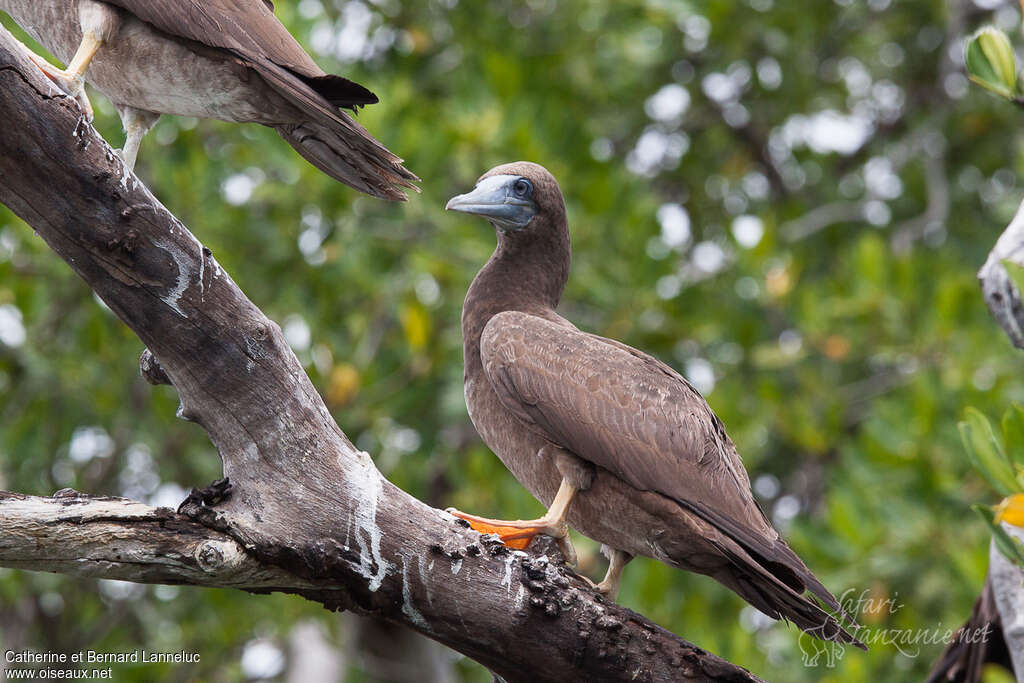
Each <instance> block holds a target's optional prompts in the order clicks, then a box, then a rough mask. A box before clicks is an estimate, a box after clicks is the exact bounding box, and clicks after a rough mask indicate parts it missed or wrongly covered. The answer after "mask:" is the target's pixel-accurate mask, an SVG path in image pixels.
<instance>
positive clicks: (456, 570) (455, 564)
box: [452, 558, 462, 576]
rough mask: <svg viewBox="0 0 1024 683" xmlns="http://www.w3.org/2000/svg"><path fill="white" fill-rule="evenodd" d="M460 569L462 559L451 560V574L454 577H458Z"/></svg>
mask: <svg viewBox="0 0 1024 683" xmlns="http://www.w3.org/2000/svg"><path fill="white" fill-rule="evenodd" d="M460 569H462V559H461V558H456V559H454V560H452V574H454V575H455V576H458V575H459V570H460Z"/></svg>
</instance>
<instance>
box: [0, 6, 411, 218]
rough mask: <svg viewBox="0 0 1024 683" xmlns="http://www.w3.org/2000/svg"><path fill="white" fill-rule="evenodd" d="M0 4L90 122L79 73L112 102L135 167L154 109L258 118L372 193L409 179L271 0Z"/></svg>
mask: <svg viewBox="0 0 1024 683" xmlns="http://www.w3.org/2000/svg"><path fill="white" fill-rule="evenodd" d="M0 10H3V11H5V12H7V13H8V14H10V15H11V17H12V18H13V19H14V20H15V21H16V22H17V23H18V24H19V25H20V26H21V27H22V28H23V29H25V31H26V32H27V33H28V34H29V35H31V36H32V37H33V38H35V39H36V40H37V41H38V42H39V43H40V44H42V45H43V46H44V47H45V48H46V49H47V50H49V51H50V52H52V53H53V54H54V55H56V57H57V58H58V59H61V60H64V62H65V63H66V64H68V66H67V69H64V70H59V69H56V68H54V67H53V66H51V65H49V64H48V63H47V62H46V61H45V60H43V59H42V58H41V57H39V56H38V55H34V54H31V53H30V57H32V58H33V61H35V62H36V64H38V65H39V67H40V68H42V69H43V70H44V71H45V72H46V73H47V75H49V76H50V78H51V79H53V80H54V81H55V82H57V83H58V84H59V85H60V86H61V87H62V88H63V89H64V90H65V91H67V92H68V93H69V94H71V95H72V96H74V97H77V98H78V99H79V101H80V102H81V103H82V106H83V107H84V108H85V109H86V111H87V112H88V114H89V115H90V117H91V107H90V105H89V102H88V100H87V99H86V98H85V95H84V92H83V90H82V86H83V84H84V80H88V81H89V83H91V84H92V85H93V86H94V87H95V88H96V89H97V90H99V91H100V92H102V93H103V94H104V95H106V96H107V97H108V98H109V99H110V100H111V102H113V103H114V105H115V106H116V107H117V110H118V112H119V113H120V115H121V121H122V123H123V124H124V129H125V134H126V140H125V146H124V150H123V152H122V155H123V157H124V159H125V162H126V163H127V164H128V166H129V167H134V165H135V157H136V154H137V153H138V149H139V143H140V142H141V141H142V137H143V135H145V133H146V132H147V131H148V130H149V129H150V128H152V127H153V125H154V124H155V123H156V121H157V119H158V118H160V115H161V114H176V115H179V116H194V117H197V118H212V119H220V120H222V121H234V122H239V123H260V124H263V125H265V126H270V127H272V128H274V129H275V130H276V131H277V132H278V133H279V134H280V135H281V137H283V138H284V139H285V140H286V141H287V142H288V144H290V145H291V146H292V147H294V148H295V150H296V151H297V152H298V153H299V154H301V155H302V156H303V157H305V158H306V159H307V160H308V161H309V162H310V163H312V164H313V165H314V166H316V167H317V168H319V169H320V170H321V171H323V172H324V173H326V174H327V175H329V176H331V177H332V178H335V179H336V180H339V181H341V182H343V183H345V184H347V185H350V186H352V187H354V188H355V189H357V190H359V191H360V192H365V193H367V194H369V195H373V196H375V197H380V198H383V199H394V200H402V199H405V198H406V196H405V192H403V191H402V188H413V189H415V185H413V181H415V180H419V179H418V178H417V177H416V176H415V175H414V174H413V173H411V172H409V171H408V170H407V169H406V168H405V167H403V166H402V160H401V159H400V158H399V157H397V156H396V155H394V154H392V153H391V152H390V151H388V150H387V148H385V147H384V145H382V144H381V143H379V142H378V141H377V140H375V139H374V138H373V136H371V135H370V134H369V133H368V132H366V130H365V129H364V128H363V127H362V126H360V125H359V124H358V123H356V122H355V120H354V119H353V118H352V117H351V116H350V115H349V114H347V113H345V112H344V111H342V109H350V110H352V111H353V112H354V111H355V110H356V108H357V107H360V106H362V105H366V104H373V103H375V102H377V96H376V95H374V94H373V93H372V92H370V91H369V90H367V89H366V88H364V87H363V86H361V85H359V84H358V83H353V82H352V81H350V80H348V79H346V78H342V77H341V76H334V75H331V74H327V73H325V72H324V71H323V70H321V69H320V67H318V66H317V65H316V63H315V62H314V61H313V60H312V58H310V56H309V55H308V54H306V51H305V50H304V49H302V46H301V45H299V43H298V42H296V40H295V38H293V37H292V35H291V34H290V33H288V30H287V29H286V28H285V27H284V26H283V25H282V24H281V22H279V21H278V20H277V18H276V17H275V16H274V11H273V5H272V3H271V2H270V0H204V1H203V2H199V1H198V0H106V1H103V2H100V1H98V0H0Z"/></svg>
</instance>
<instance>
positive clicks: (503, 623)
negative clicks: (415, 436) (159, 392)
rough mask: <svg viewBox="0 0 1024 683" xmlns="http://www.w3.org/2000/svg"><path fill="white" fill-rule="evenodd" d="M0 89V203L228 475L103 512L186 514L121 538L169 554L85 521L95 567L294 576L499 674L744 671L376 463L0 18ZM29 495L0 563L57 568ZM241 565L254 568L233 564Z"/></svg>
mask: <svg viewBox="0 0 1024 683" xmlns="http://www.w3.org/2000/svg"><path fill="white" fill-rule="evenodd" d="M0 31H2V29H0ZM0 92H2V93H3V96H2V97H0V121H2V122H3V125H0V202H3V203H4V204H6V205H7V206H8V207H10V208H11V209H12V210H13V211H14V212H15V213H17V214H18V215H19V216H20V217H21V218H23V219H24V220H25V221H26V222H27V223H29V224H30V225H31V226H32V227H33V228H35V230H36V231H37V233H38V234H39V235H40V236H41V237H42V238H43V239H44V240H45V241H46V242H47V244H48V245H49V246H50V247H51V248H52V249H53V250H54V251H55V252H56V253H57V254H58V255H60V256H61V258H63V259H64V260H65V261H66V262H67V263H68V264H69V265H70V266H71V267H72V268H73V269H74V270H75V272H77V273H78V274H79V275H80V276H81V277H82V278H83V279H84V280H85V281H86V282H87V283H88V284H89V286H90V287H92V289H93V290H94V291H95V292H96V293H97V294H98V295H99V296H100V298H102V299H103V301H104V302H105V303H106V304H107V305H108V306H109V307H110V309H111V310H112V311H113V312H114V313H115V314H117V315H118V316H119V317H120V318H121V319H122V320H123V321H124V322H125V323H126V324H127V325H128V326H129V327H130V328H131V329H132V330H133V331H134V332H135V333H136V334H137V335H138V336H139V338H140V339H141V340H142V341H143V343H145V344H146V346H147V347H148V348H149V349H150V351H151V352H152V355H153V357H154V358H155V359H157V360H158V363H159V366H160V368H161V369H162V373H163V374H162V375H161V374H160V373H156V372H154V371H153V368H152V364H151V361H152V359H144V365H146V366H147V368H148V370H147V376H148V377H150V379H151V380H153V381H164V379H166V380H169V381H170V382H171V383H172V384H173V385H174V386H175V387H176V389H177V391H178V393H179V395H180V398H181V409H180V414H181V416H182V417H184V418H185V419H189V420H194V421H195V422H197V423H199V424H200V425H201V426H202V427H203V428H204V429H205V430H206V431H207V433H208V434H209V436H210V438H211V440H212V441H213V443H214V444H215V445H216V447H217V449H218V451H219V452H220V455H221V459H222V461H223V466H224V475H225V476H226V477H228V478H229V479H230V482H231V485H232V488H231V491H230V492H227V491H225V490H224V489H219V490H218V491H213V492H211V493H212V494H218V493H219V495H211V496H206V497H204V496H193V497H191V498H190V500H189V501H188V502H187V503H186V504H185V505H184V507H183V511H184V512H185V515H186V517H183V516H181V515H177V514H173V515H171V514H169V513H167V512H158V511H152V512H144V511H143V508H142V507H140V506H137V505H135V504H128V503H117V505H124V506H126V507H124V508H123V509H124V510H126V511H127V512H126V513H125V515H124V517H120V516H115V517H114V518H112V519H109V520H107V521H105V522H102V523H103V524H108V525H112V527H111V529H112V530H113V529H117V530H120V531H117V532H116V533H119V534H124V535H125V537H126V538H131V539H132V540H133V542H136V543H142V542H143V541H144V540H145V538H146V535H145V534H138V533H134V532H133V529H134V530H137V529H138V528H139V525H142V526H143V527H144V528H146V529H157V528H164V529H166V528H167V526H168V525H172V526H174V527H175V528H176V529H182V530H183V533H182V534H181V535H180V537H178V536H176V537H172V536H171V535H169V534H165V533H158V534H154V535H153V537H152V538H151V541H152V545H151V546H149V547H148V548H146V547H143V546H136V548H137V552H136V554H135V557H136V558H137V560H138V558H143V559H145V558H147V557H152V558H157V556H158V555H160V554H167V553H168V552H170V550H171V549H169V548H168V547H167V544H168V543H173V542H175V540H177V541H179V542H180V546H178V547H177V549H176V550H174V551H173V552H171V555H172V556H173V557H176V558H179V559H180V561H181V562H180V565H176V566H173V567H172V566H171V565H168V564H167V563H166V562H164V563H161V562H159V561H156V562H154V563H150V562H148V561H142V560H138V561H136V560H133V562H132V563H131V564H134V565H138V566H137V567H136V572H135V573H133V572H132V571H131V567H130V566H128V565H127V564H126V563H119V562H117V561H116V560H117V554H116V550H115V549H114V548H113V547H111V548H109V549H106V550H103V549H98V548H97V547H96V545H95V536H92V538H93V542H94V545H92V546H91V548H92V550H93V551H95V552H99V553H100V554H101V555H102V558H101V560H100V561H97V562H94V563H90V564H92V565H94V566H92V567H91V568H90V569H89V570H88V571H90V573H91V575H94V576H96V575H104V576H111V577H117V578H122V579H129V580H133V581H149V580H159V581H163V580H174V581H178V582H182V581H184V582H190V583H198V584H199V585H212V583H213V582H215V581H218V580H222V579H223V580H228V579H231V580H232V581H236V582H235V583H231V584H223V585H236V586H238V587H240V588H246V589H250V590H267V589H274V590H283V591H288V592H293V593H299V594H302V595H305V596H306V597H309V598H311V599H315V600H319V601H320V602H322V603H323V604H324V605H325V606H327V607H329V608H331V609H350V610H353V611H355V612H358V613H360V614H373V615H376V616H379V617H382V618H385V619H388V620H391V621H395V622H399V623H403V624H406V625H408V626H411V627H412V628H414V629H416V630H418V631H420V632H421V633H424V634H426V635H428V636H430V637H431V638H434V639H435V640H438V641H440V642H442V643H444V644H446V645H449V646H451V647H453V648H455V649H456V650H459V651H460V652H462V653H464V654H466V655H468V656H470V657H472V658H474V659H476V660H477V661H479V662H481V663H483V664H484V665H485V666H487V667H488V668H490V669H491V670H492V671H494V672H496V673H497V674H498V675H500V676H502V677H503V678H505V679H506V680H509V681H514V680H530V681H567V680H598V679H600V680H627V679H628V680H639V681H676V680H730V681H748V680H756V679H755V678H754V677H753V676H751V675H750V674H749V673H748V672H746V671H745V670H743V669H740V668H739V667H736V666H734V665H732V664H730V663H728V662H725V661H724V660H721V659H720V658H718V657H715V656H714V655H710V654H708V653H706V652H704V651H703V650H700V649H699V648H697V647H695V646H693V645H691V644H689V643H687V642H686V641H684V640H682V639H681V638H679V637H677V636H675V635H673V634H671V633H669V632H668V631H666V630H664V629H662V628H659V627H657V626H655V625H654V624H652V623H651V622H649V621H648V620H646V619H645V618H643V617H642V616H640V615H638V614H635V613H633V612H631V611H629V610H627V609H625V608H623V607H620V606H618V605H614V604H609V603H607V602H605V601H604V600H602V599H601V598H600V597H598V596H596V595H595V593H594V592H593V591H592V590H590V589H589V588H587V587H586V585H585V584H584V583H583V581H582V580H581V579H579V577H576V576H575V575H574V574H572V573H571V572H569V571H567V570H566V569H564V568H563V567H561V566H557V565H556V564H555V563H553V562H550V561H549V560H548V559H547V557H531V556H528V555H526V554H523V553H519V552H510V551H509V550H508V549H507V548H506V547H505V546H503V545H501V544H500V543H498V542H497V541H495V540H492V539H489V538H487V537H481V536H480V535H479V534H477V533H476V532H474V531H472V530H470V529H467V528H465V527H464V526H462V525H461V523H460V522H459V521H457V520H456V519H455V518H453V517H451V516H450V515H448V514H446V513H444V512H442V511H440V510H436V509H434V508H431V507H429V506H427V505H425V504H424V503H422V502H420V501H418V500H416V499H415V498H413V497H411V496H409V495H408V494H406V493H404V492H403V491H401V490H400V489H398V488H397V487H395V486H394V485H392V484H391V483H390V482H388V481H387V480H386V479H384V478H383V477H382V476H381V474H380V473H379V472H378V470H377V468H376V467H375V466H374V464H373V461H372V460H371V458H370V456H369V455H368V454H366V453H364V452H361V451H359V450H357V449H356V448H355V447H354V446H353V445H352V443H351V442H350V441H349V440H348V438H347V437H346V436H345V434H343V433H342V431H341V429H340V428H339V427H338V426H337V424H336V423H335V422H334V420H333V419H332V418H331V415H330V413H329V412H328V411H327V409H326V407H325V406H324V403H323V401H322V400H321V398H320V396H319V394H318V393H317V391H316V389H315V388H314V387H313V385H312V383H311V382H310V380H309V378H308V377H307V376H306V374H305V372H304V371H303V369H302V366H301V365H300V364H299V362H298V360H297V359H296V358H295V355H294V354H293V353H292V352H291V350H290V349H289V348H288V345H287V344H286V343H285V341H284V338H283V335H282V334H281V330H280V328H279V327H278V326H277V325H276V324H274V323H273V322H272V321H270V320H268V319H267V318H266V317H265V316H264V315H263V313H262V312H261V311H260V310H259V309H258V308H256V306H254V305H253V304H252V302H250V301H249V300H248V299H247V298H246V297H245V296H244V294H242V292H241V291H240V290H239V289H238V287H237V286H236V285H235V283H234V282H232V280H231V278H230V277H229V276H228V275H227V273H226V272H225V271H224V270H223V269H222V268H221V267H220V265H219V264H218V263H217V261H216V260H215V259H214V257H213V254H212V253H211V252H210V251H209V250H208V249H207V248H205V247H204V246H203V245H202V244H201V243H200V242H199V241H198V240H197V239H196V238H195V237H193V236H192V234H191V233H190V232H189V231H188V230H187V229H186V228H185V227H184V226H183V225H182V224H181V223H180V222H179V221H178V220H177V219H176V218H175V217H174V216H173V215H172V214H171V213H170V212H168V211H167V210H166V209H165V208H164V207H163V206H162V205H161V204H160V203H159V202H158V201H157V200H156V199H154V197H153V196H152V195H151V194H150V192H149V191H148V190H147V189H146V187H145V186H143V185H142V184H141V183H140V182H139V181H138V179H137V178H135V176H133V175H132V174H130V173H127V172H126V170H125V168H124V167H123V165H122V164H121V162H120V160H119V158H118V157H117V156H116V155H115V154H114V153H113V152H112V151H111V149H110V147H109V146H108V145H107V144H106V143H105V142H104V141H103V140H102V139H101V138H100V137H99V136H98V135H97V134H96V132H95V131H94V130H93V129H92V127H91V126H90V125H89V124H88V123H87V122H86V121H85V120H84V119H83V118H82V115H81V112H80V111H79V109H78V106H77V104H76V103H75V102H74V101H73V100H71V99H69V98H67V97H65V96H64V95H63V94H62V93H60V92H59V91H58V90H57V88H55V87H53V86H52V85H51V84H50V83H49V82H48V81H47V80H46V79H45V77H43V75H42V74H41V73H40V72H39V71H38V69H36V68H35V67H34V66H33V65H32V64H31V63H29V62H28V61H27V60H26V59H25V57H24V55H23V53H22V52H21V50H20V46H19V45H18V44H17V42H16V41H15V40H14V39H13V38H12V37H11V36H10V34H8V33H7V32H6V31H2V33H0ZM55 188H56V189H57V191H54V189H55ZM19 500H20V501H21V503H19V502H18V501H19ZM26 500H30V499H24V498H21V499H19V497H17V496H13V497H12V496H10V495H8V496H6V497H5V498H4V499H3V501H2V504H0V516H3V515H15V516H14V517H11V518H9V520H8V522H7V523H6V524H4V525H3V526H0V530H3V531H4V533H5V539H4V542H5V543H7V544H9V545H6V546H2V547H3V548H4V551H3V553H2V554H0V564H7V565H8V566H15V565H17V566H20V567H22V568H36V569H42V570H50V571H70V570H72V569H73V563H71V564H69V563H67V562H63V561H62V562H56V563H49V564H48V563H47V562H48V560H47V558H51V559H52V558H54V557H62V556H58V555H49V554H47V553H45V552H44V553H42V554H41V555H40V556H38V558H37V559H38V561H32V562H28V561H24V559H22V560H19V559H17V557H13V556H12V554H13V555H17V554H18V552H19V551H18V548H21V549H22V550H24V549H25V548H27V547H28V546H31V545H32V544H34V543H37V544H41V545H40V546H39V547H43V544H45V543H46V541H47V539H49V541H50V542H55V541H56V539H54V537H53V536H52V534H50V535H48V534H46V533H43V531H45V530H42V529H40V528H39V527H38V526H37V527H33V526H32V525H30V524H28V522H27V520H24V518H23V517H17V515H18V514H24V512H23V511H24V509H25V507H24V505H25V503H24V501H26ZM31 502H32V504H33V505H37V506H39V505H43V506H56V508H59V510H57V511H55V512H52V513H50V514H55V515H57V516H58V517H59V518H60V519H62V520H64V521H62V522H60V523H61V524H63V525H64V526H63V528H65V529H66V531H67V533H66V534H65V535H63V536H61V537H60V541H59V543H60V544H61V545H65V546H66V544H68V539H69V536H75V535H76V534H86V535H89V534H91V533H92V532H91V529H94V528H95V527H92V526H91V522H90V524H84V523H81V524H78V525H77V526H76V525H75V523H74V521H73V520H74V519H76V515H80V514H81V512H80V510H81V509H84V506H85V505H93V504H94V503H77V504H76V505H70V504H68V502H67V501H64V502H61V499H58V500H56V501H49V502H46V499H31ZM95 504H96V505H101V506H102V505H114V504H115V503H113V502H111V501H110V500H106V501H95ZM78 505H81V506H83V507H82V508H79V507H77V506H78ZM19 506H20V507H19ZM47 509H55V508H53V507H48V508H47ZM19 510H21V511H22V512H20V513H19V512H18V511H19ZM61 515H67V517H61ZM133 515H138V517H134V516H133ZM168 515H169V516H168ZM164 517H166V519H164ZM159 519H164V521H163V522H160V521H158V520H159ZM188 520H191V524H190V523H189V521H188ZM95 521H96V522H97V523H100V522H101V520H95ZM22 522H25V524H24V525H22ZM161 524H163V527H161V526H160V525H161ZM11 525H13V526H14V528H17V529H19V530H20V531H19V533H18V534H15V533H13V532H11V531H10V529H11V528H12V526H11ZM32 529H36V531H38V532H39V533H32ZM117 538H120V537H119V536H118V537H117ZM86 539H87V536H83V537H80V538H79V541H81V542H82V543H88V541H87V540H86ZM200 539H202V540H200ZM229 539H231V540H233V541H234V542H235V543H237V544H238V546H233V545H231V540H229ZM196 543H199V544H204V543H219V544H221V546H219V547H221V548H230V549H231V550H229V551H226V552H227V553H228V555H230V556H231V557H232V558H234V559H232V561H231V562H230V563H228V565H230V567H231V569H230V571H229V573H228V574H227V575H225V577H220V578H216V577H211V576H208V572H207V573H203V574H201V573H199V572H198V571H197V570H196V567H195V566H193V565H192V563H191V561H189V560H187V558H188V557H193V558H194V556H195V550H196V548H197V547H198V546H196V545H195V544H196ZM119 545H120V544H119ZM47 547H48V548H49V549H50V550H54V551H55V550H56V546H53V545H48V546H47ZM238 547H241V548H242V549H243V550H244V551H245V552H244V556H243V555H239V554H238V553H237V548H238ZM103 553H107V554H106V555H103ZM147 553H149V554H148V555H147ZM190 553H191V555H190ZM22 557H31V555H24V556H22ZM111 558H113V559H111ZM196 562H197V563H198V562H199V561H198V560H196ZM154 564H155V565H157V566H153V565H154ZM199 569H200V570H202V569H203V568H202V566H200V567H199ZM76 571H81V570H76ZM203 571H205V570H203ZM225 571H228V570H225ZM239 572H241V576H243V577H251V580H252V581H253V583H252V584H251V585H249V584H247V583H246V582H247V581H249V580H250V579H249V578H245V579H244V580H239ZM232 577H233V578H232ZM218 585H222V584H218Z"/></svg>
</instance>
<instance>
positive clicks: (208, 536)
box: [0, 489, 316, 590]
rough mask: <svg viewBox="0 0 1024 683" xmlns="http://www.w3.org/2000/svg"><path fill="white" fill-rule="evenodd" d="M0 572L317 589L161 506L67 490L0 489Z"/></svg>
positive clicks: (221, 585) (236, 543) (173, 582)
mask: <svg viewBox="0 0 1024 683" xmlns="http://www.w3.org/2000/svg"><path fill="white" fill-rule="evenodd" d="M0 566H3V567H11V568H14V569H31V570H33V571H48V572H56V573H59V574H69V575H72V576H88V577H94V578H105V579H122V580H126V581H135V582H137V583H169V584H178V583H181V584H191V585H195V586H211V587H212V586H216V587H221V588H244V589H250V590H252V589H262V590H267V589H271V588H278V587H281V588H293V589H295V588H314V587H316V586H314V585H313V584H312V583H310V582H308V581H306V582H301V581H298V580H297V577H295V576H294V575H292V574H289V573H288V572H286V571H283V570H281V569H280V568H278V567H274V566H272V565H267V564H264V563H261V562H259V561H258V560H256V559H255V558H253V557H252V556H251V555H249V554H247V553H246V552H245V549H244V548H242V546H241V545H239V544H238V542H237V541H235V540H234V539H233V538H231V537H230V536H227V535H226V534H223V533H220V532H218V531H214V530H212V529H209V528H207V527H205V526H203V525H202V524H199V523H197V522H194V521H192V520H190V519H189V518H188V517H185V516H184V515H179V514H177V513H175V512H174V511H173V510H170V509H168V508H154V507H150V506H148V505H143V504H142V503H137V502H135V501H132V500H128V499H126V498H106V497H90V496H85V495H82V494H79V493H77V492H75V491H72V490H70V489H64V490H62V491H59V492H58V493H57V494H56V495H54V497H52V498H42V497H39V496H25V495H22V494H19V493H9V492H6V491H0Z"/></svg>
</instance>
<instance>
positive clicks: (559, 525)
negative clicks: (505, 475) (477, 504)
mask: <svg viewBox="0 0 1024 683" xmlns="http://www.w3.org/2000/svg"><path fill="white" fill-rule="evenodd" d="M575 494H576V487H574V486H573V485H572V484H570V483H569V482H568V480H566V479H562V483H561V484H560V485H559V487H558V493H556V494H555V499H554V500H553V501H551V505H550V507H548V511H547V513H546V514H545V515H544V516H543V517H540V518H538V519H530V520H511V521H510V520H500V519H488V518H486V517H477V516H476V515H468V514H466V513H465V512H459V511H458V510H456V509H455V508H448V512H449V513H450V514H453V515H455V516H456V517H459V518H460V519H464V520H466V521H467V522H469V525H470V526H471V527H473V528H474V529H476V530H477V531H479V532H480V533H482V534H496V535H497V536H498V538H500V539H501V542H502V543H504V544H505V545H507V546H508V547H510V548H517V549H520V550H521V549H523V548H525V547H526V546H527V545H529V544H530V541H531V540H533V537H534V536H536V535H537V534H545V535H547V536H551V537H552V538H554V539H555V540H557V541H558V546H559V547H560V548H561V550H562V554H563V555H564V556H565V562H566V564H570V565H575V564H576V549H575V548H573V545H572V541H571V540H570V539H569V525H568V523H566V521H565V518H566V517H567V516H568V514H569V503H571V502H572V498H573V496H574V495H575Z"/></svg>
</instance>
